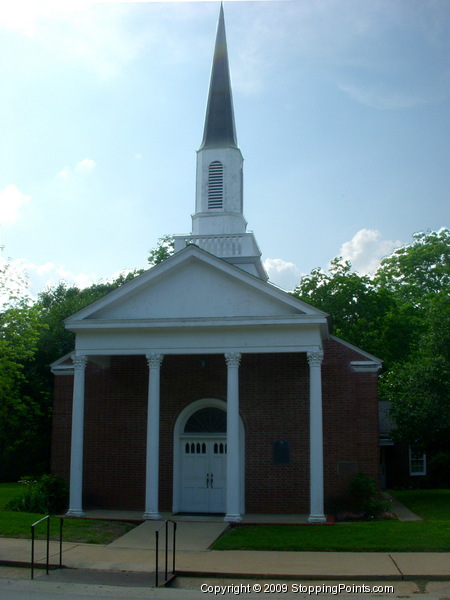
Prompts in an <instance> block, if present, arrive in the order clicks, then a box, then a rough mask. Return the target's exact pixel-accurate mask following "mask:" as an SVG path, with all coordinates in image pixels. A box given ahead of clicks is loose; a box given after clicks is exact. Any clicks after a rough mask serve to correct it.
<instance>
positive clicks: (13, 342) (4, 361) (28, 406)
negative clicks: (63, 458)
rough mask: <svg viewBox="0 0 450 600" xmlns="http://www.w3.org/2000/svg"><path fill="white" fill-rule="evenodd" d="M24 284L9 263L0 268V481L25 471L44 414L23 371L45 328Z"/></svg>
mask: <svg viewBox="0 0 450 600" xmlns="http://www.w3.org/2000/svg"><path fill="white" fill-rule="evenodd" d="M25 285H26V282H25V280H24V279H21V278H20V274H17V272H16V271H14V269H12V268H11V267H10V265H9V264H7V265H5V266H4V267H2V268H1V269H0V291H1V294H2V307H1V308H0V481H5V480H8V479H10V478H14V477H15V476H17V471H16V470H17V469H19V468H22V469H25V466H26V457H27V454H28V460H29V456H30V454H29V453H28V449H29V448H32V447H33V446H34V447H35V446H36V445H37V444H38V443H39V442H38V438H39V425H40V423H41V419H42V418H43V415H44V412H45V409H42V407H41V406H40V405H39V402H38V401H36V398H35V397H33V395H32V394H31V393H30V389H29V385H28V375H29V373H28V370H27V365H29V364H30V362H32V361H33V360H34V358H35V356H36V352H37V348H38V339H39V335H40V333H41V332H42V331H43V330H44V329H45V325H44V324H43V323H42V322H41V320H40V314H39V310H38V309H37V308H36V307H35V306H33V305H31V302H30V300H29V298H28V297H27V296H26V295H22V296H21V295H20V294H21V293H23V290H24V289H25Z"/></svg>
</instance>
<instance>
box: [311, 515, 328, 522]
mask: <svg viewBox="0 0 450 600" xmlns="http://www.w3.org/2000/svg"><path fill="white" fill-rule="evenodd" d="M326 522H327V517H326V515H309V517H308V523H326Z"/></svg>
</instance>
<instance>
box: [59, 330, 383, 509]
mask: <svg viewBox="0 0 450 600" xmlns="http://www.w3.org/2000/svg"><path fill="white" fill-rule="evenodd" d="M364 359H365V357H364V356H361V355H360V354H358V353H357V352H355V351H353V350H352V349H351V348H349V347H347V346H346V345H344V344H341V343H339V342H337V341H336V340H330V341H328V342H327V343H326V344H325V346H324V360H323V364H322V386H323V436H324V493H325V509H326V511H328V512H331V511H333V509H334V506H335V502H336V501H337V500H339V499H340V498H342V496H345V494H346V490H347V486H348V482H349V479H350V478H351V476H352V474H354V473H355V472H357V471H364V472H365V473H367V474H368V475H370V476H372V477H376V478H378V473H379V447H378V399H377V375H376V374H375V373H357V372H354V371H353V370H352V368H351V365H350V362H351V361H355V360H356V361H358V360H364ZM239 381H240V413H241V418H242V421H243V423H244V428H245V510H246V512H248V513H307V512H308V510H309V366H308V363H307V359H306V354H304V353H280V354H243V355H242V360H241V365H240V368H239ZM226 386H227V369H226V363H225V359H224V356H223V355H208V356H198V355H184V356H176V355H172V356H166V357H165V358H164V361H163V364H162V368H161V421H160V510H162V511H170V510H171V508H172V482H173V462H174V456H173V443H174V439H173V436H174V426H175V422H176V420H177V417H178V416H179V414H180V412H181V411H182V410H183V409H184V408H185V407H186V406H188V405H189V404H191V403H192V402H194V401H195V400H198V399H200V398H217V399H221V400H226V392H227V390H226ZM147 388H148V367H147V364H146V360H145V357H144V356H112V357H110V358H109V359H108V361H107V363H105V364H102V365H101V366H100V365H99V364H96V363H94V362H92V361H89V363H88V367H87V370H86V392H85V437H84V484H83V492H84V505H85V507H89V506H92V507H93V506H98V507H102V508H116V509H128V510H143V509H144V493H145V447H146V426H147V423H146V421H147V416H146V415H147ZM71 403H72V376H70V375H60V376H58V377H56V378H55V404H54V414H53V452H52V469H53V472H55V473H58V474H60V475H62V476H64V477H65V478H67V479H68V477H69V463H70V426H71V423H70V419H71ZM277 439H283V440H286V441H287V442H289V445H290V462H289V464H274V460H273V443H274V442H275V441H276V440H277Z"/></svg>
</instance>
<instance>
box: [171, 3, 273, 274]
mask: <svg viewBox="0 0 450 600" xmlns="http://www.w3.org/2000/svg"><path fill="white" fill-rule="evenodd" d="M243 162H244V159H243V158H242V154H241V151H240V150H239V148H238V145H237V137H236V128H235V123H234V111H233V98H232V92H231V80H230V71H229V66H228V52H227V42H226V36H225V21H224V16H223V6H222V5H221V7H220V14H219V23H218V26H217V36H216V45H215V50H214V58H213V64H212V70H211V81H210V87H209V96H208V103H207V108H206V118H205V128H204V133H203V140H202V143H201V146H200V148H199V150H198V151H197V185H196V201H195V214H194V215H193V216H192V234H191V235H190V236H175V251H178V250H181V249H182V248H183V247H184V246H185V245H186V244H196V245H197V246H200V247H201V248H203V249H204V250H206V251H208V252H210V253H211V254H214V255H216V256H219V257H220V258H223V259H224V260H226V261H227V262H230V263H232V264H235V265H236V266H238V267H240V268H242V269H244V270H245V271H248V272H249V273H252V274H253V275H256V276H257V277H260V278H261V279H263V280H264V281H267V279H268V277H267V274H266V272H265V270H264V267H263V266H262V263H261V252H260V250H259V248H258V245H257V243H256V240H255V238H254V236H253V233H247V231H246V229H247V222H246V220H245V217H244V213H243Z"/></svg>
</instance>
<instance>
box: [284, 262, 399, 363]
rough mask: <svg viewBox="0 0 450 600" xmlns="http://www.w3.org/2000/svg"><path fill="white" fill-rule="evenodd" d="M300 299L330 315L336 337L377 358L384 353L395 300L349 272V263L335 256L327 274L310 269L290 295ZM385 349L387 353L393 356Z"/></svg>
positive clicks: (362, 277) (359, 276) (385, 291)
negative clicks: (389, 317)
mask: <svg viewBox="0 0 450 600" xmlns="http://www.w3.org/2000/svg"><path fill="white" fill-rule="evenodd" d="M293 294H294V296H297V297H298V298H300V299H301V300H304V301H305V302H308V303H309V304H312V305H314V306H316V307H317V308H319V309H321V310H323V311H324V312H326V313H328V314H329V315H330V316H331V324H332V331H333V333H335V334H336V335H337V336H338V337H341V338H343V339H345V340H347V341H348V342H350V343H352V344H355V345H357V346H359V347H361V348H364V349H365V350H367V351H368V352H371V353H373V354H375V355H377V356H381V353H383V355H385V354H386V340H387V339H389V331H386V327H387V328H388V329H390V326H391V325H390V320H389V319H388V315H389V314H390V313H392V312H394V311H395V301H394V299H393V297H392V294H391V293H390V292H389V291H388V290H379V289H378V288H377V287H376V286H375V285H374V283H373V281H372V280H371V278H370V277H369V276H368V275H360V274H359V273H356V272H354V271H352V270H351V263H350V262H349V261H344V260H343V259H342V258H341V257H337V258H335V259H333V260H332V261H331V266H330V269H329V271H324V270H322V269H320V268H319V269H313V271H311V273H310V275H306V276H304V277H302V279H301V280H300V283H299V285H298V286H297V287H296V288H295V290H294V292H293ZM393 351H394V350H393V349H391V348H389V350H388V354H389V355H391V354H392V353H393Z"/></svg>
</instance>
